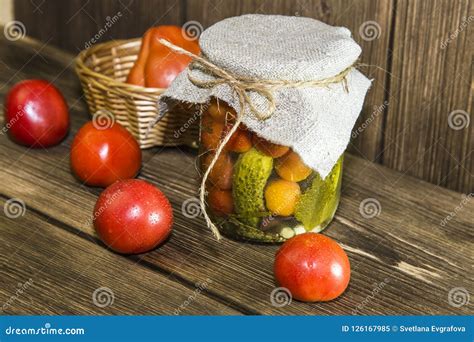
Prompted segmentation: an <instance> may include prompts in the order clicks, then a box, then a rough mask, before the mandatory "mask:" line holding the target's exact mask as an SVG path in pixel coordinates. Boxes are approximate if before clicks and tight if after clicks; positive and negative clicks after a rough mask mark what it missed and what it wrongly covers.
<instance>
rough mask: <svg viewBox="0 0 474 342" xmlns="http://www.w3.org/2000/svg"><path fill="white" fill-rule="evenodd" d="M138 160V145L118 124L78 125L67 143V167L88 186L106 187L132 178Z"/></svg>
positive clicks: (135, 172)
mask: <svg viewBox="0 0 474 342" xmlns="http://www.w3.org/2000/svg"><path fill="white" fill-rule="evenodd" d="M141 162H142V153H141V150H140V146H139V145H138V143H137V141H136V140H135V138H134V137H133V136H132V135H131V134H130V133H129V132H128V131H127V130H126V129H125V128H124V127H123V126H121V125H120V124H118V123H113V124H112V125H111V126H110V127H99V126H98V125H97V127H96V126H95V125H94V124H93V122H92V121H90V122H88V123H86V124H85V125H84V126H82V127H81V129H80V130H79V132H77V134H76V136H75V137H74V141H73V142H72V146H71V168H72V170H73V171H74V173H75V174H76V176H77V177H78V178H79V179H80V180H82V181H83V182H84V183H86V184H88V185H91V186H100V187H106V186H108V185H110V184H112V183H114V182H116V181H118V180H122V179H128V178H133V177H135V176H136V174H137V173H138V170H139V169H140V166H141Z"/></svg>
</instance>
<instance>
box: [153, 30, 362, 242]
mask: <svg viewBox="0 0 474 342" xmlns="http://www.w3.org/2000/svg"><path fill="white" fill-rule="evenodd" d="M159 42H160V43H161V44H163V45H164V46H166V47H168V48H169V49H171V50H173V51H174V52H176V53H179V54H183V55H186V56H188V57H191V58H192V59H193V60H192V62H191V64H190V65H189V67H188V79H189V81H190V82H191V83H193V84H194V85H195V86H197V87H199V88H206V89H211V88H214V87H216V86H219V85H223V84H227V85H229V86H230V87H231V88H232V90H233V91H234V92H235V93H236V94H237V96H238V98H239V106H240V111H239V112H238V113H237V117H236V121H235V123H234V125H233V126H232V128H231V129H230V130H229V131H228V132H227V134H226V135H225V137H224V138H223V139H222V140H221V141H220V143H219V146H218V147H217V149H216V152H215V155H214V158H213V159H212V161H211V163H210V164H209V166H208V168H207V170H206V171H205V173H204V175H203V178H202V181H201V186H200V189H199V201H200V205H201V210H202V213H203V215H204V219H205V220H206V224H207V226H208V227H209V228H210V229H211V230H212V232H213V234H214V236H215V237H216V238H217V240H220V239H221V235H220V233H219V230H218V229H217V227H216V225H215V224H214V223H213V222H212V220H211V219H210V217H209V215H208V213H207V210H206V203H205V193H206V182H207V179H208V177H209V174H210V172H211V170H212V169H213V167H214V165H215V164H216V162H217V159H218V158H219V156H220V154H221V153H222V151H223V149H224V147H225V145H226V144H227V143H228V142H229V140H230V138H231V137H232V135H233V134H234V133H235V132H236V131H237V128H238V127H239V125H240V123H241V122H242V119H243V117H244V113H245V109H246V108H247V107H248V108H249V110H250V112H251V113H252V114H254V115H255V117H256V118H257V119H259V120H266V119H268V118H269V117H270V116H272V114H273V113H274V111H275V109H276V102H275V97H274V95H273V92H274V91H275V90H279V89H283V88H305V87H325V86H328V85H330V84H334V83H342V85H343V87H344V89H345V91H346V92H348V91H349V89H348V86H347V75H348V74H349V73H350V72H351V71H352V70H353V69H354V68H355V63H354V64H352V65H350V66H349V67H347V68H346V69H344V70H342V71H341V72H340V73H338V74H337V75H335V76H331V77H328V78H325V79H320V80H309V81H289V80H262V79H255V78H248V77H241V76H237V75H234V74H232V73H230V72H228V71H227V70H224V69H222V68H220V67H219V66H217V65H215V64H214V63H212V62H210V61H209V60H207V59H206V58H204V57H202V56H197V55H195V54H193V53H191V52H189V51H187V50H185V49H183V48H181V47H179V46H176V45H174V44H172V43H170V42H169V41H167V40H165V39H159ZM197 69H198V70H200V71H202V72H204V73H207V74H208V75H210V76H212V77H214V79H211V80H199V79H197V78H195V77H194V76H193V75H192V74H191V72H190V71H192V70H197ZM250 92H255V93H257V94H259V95H260V96H262V97H263V98H265V99H266V101H267V108H266V110H265V111H259V110H258V109H257V108H256V106H255V105H254V103H253V101H252V99H251V98H250V96H249V93H250Z"/></svg>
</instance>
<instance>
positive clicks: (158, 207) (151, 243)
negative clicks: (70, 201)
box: [94, 179, 173, 254]
mask: <svg viewBox="0 0 474 342" xmlns="http://www.w3.org/2000/svg"><path fill="white" fill-rule="evenodd" d="M172 224H173V211H172V208H171V205H170V202H169V201H168V199H167V198H166V196H165V195H164V194H163V193H162V192H161V191H160V190H158V188H156V187H155V186H153V185H152V184H150V183H148V182H145V181H143V180H140V179H127V180H123V181H119V182H116V183H114V184H112V185H111V186H109V187H108V188H107V189H105V190H104V191H103V192H102V193H101V194H100V196H99V199H98V200H97V203H96V205H95V208H94V227H95V229H96V231H97V234H99V236H100V238H101V240H102V241H103V242H104V243H105V244H106V245H107V246H109V247H110V248H111V249H113V250H114V251H116V252H119V253H124V254H138V253H144V252H147V251H149V250H151V249H153V248H155V247H156V246H157V245H158V244H160V243H161V242H163V241H164V240H165V239H166V238H167V237H168V235H169V234H170V232H171V226H172Z"/></svg>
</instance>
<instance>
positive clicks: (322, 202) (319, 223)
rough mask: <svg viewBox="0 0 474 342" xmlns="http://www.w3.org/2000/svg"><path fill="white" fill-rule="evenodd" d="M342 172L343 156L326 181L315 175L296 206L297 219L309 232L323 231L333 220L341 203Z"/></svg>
mask: <svg viewBox="0 0 474 342" xmlns="http://www.w3.org/2000/svg"><path fill="white" fill-rule="evenodd" d="M341 171H342V156H341V158H339V160H338V161H337V163H336V165H334V167H333V169H332V170H331V173H330V174H329V175H328V176H327V177H326V179H324V180H323V179H322V178H321V176H320V175H319V174H318V173H315V175H314V178H313V180H312V182H311V185H310V187H309V188H308V189H307V190H306V191H305V192H304V193H303V194H302V195H301V197H300V199H299V201H298V203H297V204H296V209H295V217H296V219H297V220H298V221H300V222H301V223H302V224H303V225H304V227H305V229H306V230H307V231H309V230H313V229H315V228H318V229H317V230H318V231H319V230H322V229H323V228H324V226H325V225H326V224H327V222H329V221H330V220H331V219H332V217H333V215H334V213H335V211H336V209H337V205H338V203H339V192H340V186H341Z"/></svg>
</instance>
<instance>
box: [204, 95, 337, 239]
mask: <svg viewBox="0 0 474 342" xmlns="http://www.w3.org/2000/svg"><path fill="white" fill-rule="evenodd" d="M235 117H236V113H235V111H234V110H233V109H232V108H231V107H229V106H228V105H226V104H225V103H223V102H222V101H219V102H217V101H215V100H213V101H211V103H210V105H209V107H208V109H207V111H206V112H205V113H204V114H203V117H202V119H201V133H200V138H201V139H200V142H201V144H200V149H201V153H200V155H201V168H202V171H203V172H205V170H206V169H207V168H208V167H209V164H210V161H211V160H212V159H213V158H214V157H215V155H214V153H215V150H216V148H217V146H218V145H219V143H220V142H221V139H222V138H223V137H224V136H225V135H226V134H227V132H228V131H229V130H230V128H231V127H232V124H233V121H234V120H235ZM342 161H343V158H342V156H341V157H340V158H339V160H338V162H337V163H336V164H335V166H334V167H333V169H332V171H331V173H330V174H329V175H328V176H327V177H326V178H325V179H322V178H321V176H320V175H319V174H318V173H317V172H315V171H313V170H312V169H311V168H309V167H308V166H307V165H305V164H304V162H303V161H302V160H301V158H300V156H299V155H298V154H297V153H295V152H294V151H292V149H291V148H289V147H287V146H282V145H277V144H274V143H271V142H269V141H266V140H265V139H263V138H261V137H259V136H257V135H256V134H255V133H253V132H251V131H250V130H249V129H247V128H246V127H245V126H244V125H243V124H241V125H240V126H239V127H238V129H237V130H236V132H235V133H234V134H233V135H232V137H231V138H230V140H229V141H228V143H227V144H226V146H225V147H224V149H223V151H222V153H221V154H220V155H219V156H218V159H217V161H216V163H215V165H214V167H213V169H212V170H211V172H210V174H209V177H208V180H207V183H206V193H207V198H206V203H207V207H208V210H209V212H210V214H211V216H212V219H213V221H214V223H215V224H216V226H218V227H219V229H220V231H221V232H222V233H223V234H225V235H227V236H229V237H232V238H236V239H241V240H246V241H252V242H266V243H277V242H283V241H285V240H286V239H289V238H291V237H293V236H294V235H297V234H301V233H304V232H307V231H314V232H320V231H322V230H323V229H324V228H325V227H326V226H327V225H328V224H329V223H330V222H331V220H332V218H333V217H334V214H335V212H336V209H337V206H338V204H339V198H340V191H341V175H342Z"/></svg>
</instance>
